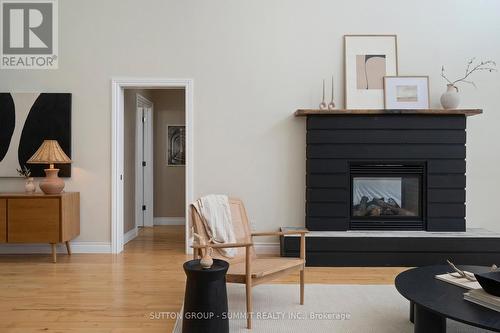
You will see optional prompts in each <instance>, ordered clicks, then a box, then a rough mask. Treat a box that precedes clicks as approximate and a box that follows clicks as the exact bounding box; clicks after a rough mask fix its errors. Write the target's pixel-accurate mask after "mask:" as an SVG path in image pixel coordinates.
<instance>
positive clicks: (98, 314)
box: [0, 226, 405, 333]
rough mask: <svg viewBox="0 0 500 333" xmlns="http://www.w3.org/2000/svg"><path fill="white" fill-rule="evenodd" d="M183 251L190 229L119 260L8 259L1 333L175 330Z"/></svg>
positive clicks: (382, 275)
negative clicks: (168, 316) (185, 234)
mask: <svg viewBox="0 0 500 333" xmlns="http://www.w3.org/2000/svg"><path fill="white" fill-rule="evenodd" d="M183 249H184V228H183V227H177V226H161V227H155V228H148V229H145V230H143V231H141V233H140V235H139V237H137V238H136V239H134V240H133V241H131V242H130V243H128V244H127V245H126V247H125V251H124V252H123V253H122V254H120V255H111V254H73V255H72V256H71V257H69V256H67V255H60V256H59V257H58V263H57V264H53V263H52V262H51V258H50V255H1V256H0V332H1V333H29V332H48V333H55V332H57V333H74V332H86V333H87V332H88V333H136V332H148V333H156V332H158V333H159V332H162V333H165V332H170V331H171V330H172V328H173V325H174V320H173V319H169V318H167V317H166V316H165V315H164V314H162V313H165V312H176V311H178V310H179V309H180V307H181V304H182V299H183V295H184V283H185V275H184V272H183V270H182V263H183V262H184V261H185V260H189V259H191V256H186V255H185V254H184V253H183ZM403 270H405V268H393V267H391V268H315V267H310V268H307V269H306V283H327V284H390V283H392V282H393V281H394V277H395V276H396V275H397V274H398V273H399V272H401V271H403ZM298 280H299V276H298V274H297V275H296V276H290V277H287V278H286V279H283V280H281V281H278V282H279V283H297V281H298ZM306 302H307V287H306ZM155 316H156V318H155Z"/></svg>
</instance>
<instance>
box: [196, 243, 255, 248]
mask: <svg viewBox="0 0 500 333" xmlns="http://www.w3.org/2000/svg"><path fill="white" fill-rule="evenodd" d="M252 245H253V243H221V244H213V243H212V244H206V245H200V244H193V245H191V247H192V248H193V249H204V248H206V247H211V248H212V249H224V248H234V247H250V246H252Z"/></svg>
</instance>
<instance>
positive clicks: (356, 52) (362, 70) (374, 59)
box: [344, 35, 398, 109]
mask: <svg viewBox="0 0 500 333" xmlns="http://www.w3.org/2000/svg"><path fill="white" fill-rule="evenodd" d="M344 74H345V81H344V83H345V87H344V88H345V89H344V92H345V96H344V100H345V108H346V109H383V108H384V76H397V75H398V51H397V36H396V35H345V36H344Z"/></svg>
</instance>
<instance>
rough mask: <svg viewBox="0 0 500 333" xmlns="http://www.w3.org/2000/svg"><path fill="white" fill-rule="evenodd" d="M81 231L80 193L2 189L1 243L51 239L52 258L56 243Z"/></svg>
mask: <svg viewBox="0 0 500 333" xmlns="http://www.w3.org/2000/svg"><path fill="white" fill-rule="evenodd" d="M79 234H80V193H78V192H63V193H61V194H55V195H46V194H43V193H33V194H26V193H0V243H49V244H50V245H51V247H52V259H53V262H56V261H57V251H56V245H57V244H58V243H65V244H66V249H67V251H68V254H69V255H71V247H70V244H69V242H70V240H72V239H74V238H75V237H77V236H78V235H79Z"/></svg>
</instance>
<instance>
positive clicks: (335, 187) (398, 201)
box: [305, 111, 466, 231]
mask: <svg viewBox="0 0 500 333" xmlns="http://www.w3.org/2000/svg"><path fill="white" fill-rule="evenodd" d="M360 112H365V111H360ZM454 112H456V111H454ZM365 113H366V112H365ZM465 128H466V118H465V116H464V115H460V114H446V113H443V111H439V112H438V111H435V113H431V114H424V115H422V114H419V113H415V114H394V112H393V111H383V113H382V114H369V113H367V114H345V113H344V114H341V113H338V114H332V115H331V116H329V115H322V114H321V115H314V114H313V115H308V116H307V152H306V157H307V168H306V173H307V174H306V212H305V213H306V214H305V215H306V216H305V220H306V221H305V224H306V227H307V228H308V229H309V230H313V231H347V230H377V229H380V230H410V231H411V230H415V231H418V230H425V231H465V229H466V228H465V225H466V224H465V194H466V193H465V185H466V184H465V183H466V181H465V170H466V167H465V163H466V160H465V153H466V147H465V141H466V131H465Z"/></svg>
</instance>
